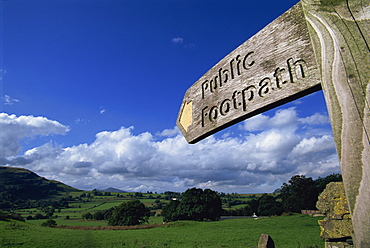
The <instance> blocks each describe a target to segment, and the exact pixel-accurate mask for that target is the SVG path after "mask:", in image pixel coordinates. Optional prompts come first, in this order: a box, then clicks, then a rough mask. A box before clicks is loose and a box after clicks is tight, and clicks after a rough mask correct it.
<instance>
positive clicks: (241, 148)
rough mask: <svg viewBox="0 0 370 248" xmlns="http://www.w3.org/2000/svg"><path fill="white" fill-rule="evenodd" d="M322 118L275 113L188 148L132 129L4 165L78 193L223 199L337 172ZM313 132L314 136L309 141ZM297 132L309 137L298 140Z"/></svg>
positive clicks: (174, 137) (169, 136) (173, 133)
mask: <svg viewBox="0 0 370 248" xmlns="http://www.w3.org/2000/svg"><path fill="white" fill-rule="evenodd" d="M324 117H325V116H321V115H319V114H315V115H313V116H310V117H306V118H299V117H298V115H297V112H296V110H295V109H294V108H289V109H283V110H279V111H277V112H276V113H275V115H274V116H272V117H268V116H266V115H259V116H257V117H255V118H252V119H250V120H248V121H246V122H244V123H243V124H241V125H242V127H243V129H244V130H249V131H254V133H249V132H245V131H243V132H242V133H241V135H240V136H238V137H231V136H229V137H227V138H222V139H218V138H216V137H215V136H211V137H209V138H207V139H205V140H203V141H201V142H199V143H198V144H195V145H189V144H187V143H186V141H185V139H184V138H183V137H182V136H181V134H180V133H179V132H178V129H177V128H174V129H166V130H164V131H162V132H160V133H158V134H157V135H152V134H150V133H148V132H145V133H141V134H138V135H135V134H133V133H132V130H133V127H129V128H124V127H122V128H121V129H119V130H116V131H111V132H108V131H104V132H100V133H98V134H96V139H95V141H94V142H92V143H91V144H80V145H76V146H72V147H67V148H61V147H60V146H58V145H56V144H53V143H47V144H45V145H43V146H40V147H36V148H34V149H31V150H28V151H27V152H25V154H23V155H19V156H17V157H7V158H6V159H5V160H4V161H5V162H6V163H7V164H8V165H18V166H24V167H26V168H29V169H31V170H33V171H35V172H37V173H39V174H41V175H42V176H44V177H48V178H53V179H57V180H60V181H62V182H65V183H67V184H69V185H72V186H75V187H77V188H81V189H92V188H104V187H117V188H120V189H123V190H133V191H138V190H140V191H146V190H150V191H158V192H162V191H165V190H174V191H184V190H186V188H189V187H211V188H212V189H214V190H218V191H223V192H271V191H273V190H275V189H276V188H278V187H280V186H281V185H282V183H283V182H286V181H287V180H288V179H289V178H290V177H292V176H293V175H295V174H299V173H300V174H305V175H307V176H316V177H317V176H326V175H328V174H331V173H334V172H339V166H338V159H337V156H336V152H335V147H334V141H333V138H332V135H331V133H330V130H328V131H327V132H326V133H323V132H322V129H324V128H323V127H322V125H324V124H325V123H327V122H326V121H323V120H324V119H325V118H324ZM14 118H15V117H13V119H14ZM33 118H35V117H33ZM59 125H61V124H59ZM317 125H319V126H320V125H321V126H320V127H319V128H320V129H321V131H320V133H319V134H318V135H315V134H314V133H315V132H314V130H315V127H316V126H317ZM302 126H309V127H310V128H311V132H309V133H308V134H302V132H301V131H300V128H301V127H302ZM262 127H263V128H262ZM256 131H258V132H256ZM49 132H50V131H49ZM12 133H13V135H15V132H12ZM40 133H41V131H40ZM44 133H45V134H47V133H48V132H44ZM17 139H19V138H17V137H15V138H14V140H17ZM12 155H14V152H13V153H12ZM3 163H4V162H3Z"/></svg>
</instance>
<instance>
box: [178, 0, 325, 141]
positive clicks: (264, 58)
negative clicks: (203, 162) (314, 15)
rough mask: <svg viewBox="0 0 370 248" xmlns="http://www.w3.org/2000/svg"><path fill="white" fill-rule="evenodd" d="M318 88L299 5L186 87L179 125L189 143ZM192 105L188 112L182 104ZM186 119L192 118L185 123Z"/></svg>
mask: <svg viewBox="0 0 370 248" xmlns="http://www.w3.org/2000/svg"><path fill="white" fill-rule="evenodd" d="M320 89H321V84H320V73H319V70H318V68H317V66H316V60H315V57H314V52H313V47H312V45H311V41H310V37H309V33H308V29H307V23H306V20H305V18H304V14H303V11H302V7H301V4H300V3H298V4H297V5H296V6H294V7H292V8H291V9H290V10H288V11H287V12H286V13H284V14H283V15H281V16H280V17H279V18H277V19H276V20H275V21H273V22H271V23H270V24H269V25H268V26H266V27H265V28H264V29H262V30H261V31H260V32H258V33H257V34H256V35H254V36H253V37H252V38H250V39H249V40H247V41H246V42H244V43H243V44H242V45H240V46H239V47H237V48H236V49H235V50H234V51H232V52H231V53H230V54H228V55H227V56H226V57H225V58H223V59H222V60H221V61H220V62H218V63H217V64H216V65H215V66H214V67H212V68H211V69H210V70H209V71H208V72H207V73H205V74H204V75H203V76H202V77H201V78H200V79H199V80H198V81H197V82H195V83H194V84H193V85H192V86H191V87H190V88H189V89H188V91H187V92H186V94H185V97H184V99H183V103H182V106H181V109H180V112H179V116H178V120H177V125H178V127H179V128H180V130H181V131H182V133H183V134H184V136H185V138H186V140H187V141H188V142H189V143H196V142H197V141H199V140H201V139H203V138H205V137H207V136H209V135H211V134H213V133H215V132H217V131H219V130H221V129H224V128H226V127H228V126H230V125H233V124H235V123H237V122H240V121H241V120H244V119H246V118H249V117H251V116H254V115H256V114H259V113H262V112H264V111H266V110H269V109H271V108H275V107H277V106H279V105H281V104H284V103H286V102H289V101H292V100H294V99H297V98H299V97H302V96H304V95H307V94H309V93H312V92H314V91H317V90H320ZM190 103H192V110H191V111H190V112H189V109H188V108H187V107H186V106H187V105H188V104H190ZM184 110H186V111H184ZM190 115H191V116H192V120H191V121H190V122H188V121H185V122H184V120H188V116H190Z"/></svg>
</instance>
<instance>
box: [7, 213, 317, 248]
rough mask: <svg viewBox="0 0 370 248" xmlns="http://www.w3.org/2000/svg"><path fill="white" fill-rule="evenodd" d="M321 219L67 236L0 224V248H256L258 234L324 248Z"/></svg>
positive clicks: (279, 242) (183, 224) (280, 243)
mask: <svg viewBox="0 0 370 248" xmlns="http://www.w3.org/2000/svg"><path fill="white" fill-rule="evenodd" d="M319 219H320V218H314V217H309V216H304V215H291V216H278V217H270V218H267V217H266V218H259V219H254V218H242V219H229V220H222V221H215V222H195V221H179V222H173V223H167V224H164V225H161V226H160V227H157V228H152V229H139V230H119V231H117V230H110V231H97V230H95V231H92V230H68V229H61V228H50V227H41V226H40V225H39V224H38V223H36V222H28V221H26V222H21V221H0V233H1V234H2V235H1V236H0V246H1V247H255V246H256V245H257V243H258V239H259V236H260V234H261V233H268V234H269V235H271V236H272V238H273V239H274V241H275V245H276V247H284V248H290V247H291V248H297V247H300V248H305V247H323V246H324V242H323V240H321V239H320V238H319V227H318V225H317V220H319ZM69 222H73V221H69ZM76 222H79V224H80V223H81V222H82V221H76ZM85 222H87V221H85Z"/></svg>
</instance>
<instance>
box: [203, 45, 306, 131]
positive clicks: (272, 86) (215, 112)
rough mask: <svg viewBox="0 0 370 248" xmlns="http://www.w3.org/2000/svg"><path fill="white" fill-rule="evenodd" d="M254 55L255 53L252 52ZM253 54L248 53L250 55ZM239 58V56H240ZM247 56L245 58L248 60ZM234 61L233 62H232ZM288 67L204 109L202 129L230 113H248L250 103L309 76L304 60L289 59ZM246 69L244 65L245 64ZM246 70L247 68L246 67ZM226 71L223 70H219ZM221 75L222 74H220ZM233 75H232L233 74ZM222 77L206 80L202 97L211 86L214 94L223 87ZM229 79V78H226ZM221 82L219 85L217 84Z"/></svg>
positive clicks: (243, 87)
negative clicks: (218, 88)
mask: <svg viewBox="0 0 370 248" xmlns="http://www.w3.org/2000/svg"><path fill="white" fill-rule="evenodd" d="M252 53H253V52H252ZM252 53H248V54H247V55H250V54H252ZM238 56H239V55H238ZM246 57H247V56H245V58H246ZM232 61H233V60H232ZM243 63H244V62H243ZM254 63H255V61H252V62H251V64H250V66H252V65H253V64H254ZM286 63H287V65H286V67H278V68H276V70H275V72H274V73H273V77H272V78H270V77H264V78H263V79H261V80H260V81H259V82H255V83H253V82H252V83H249V82H245V83H244V82H243V84H242V85H240V86H241V89H240V90H235V91H234V92H233V93H232V95H230V97H229V98H225V99H223V100H222V101H220V102H219V104H218V105H214V106H208V105H206V106H205V107H203V108H202V127H204V126H205V122H207V121H210V122H214V121H216V120H217V119H218V118H222V116H226V115H227V114H228V113H229V112H231V111H235V110H240V111H248V105H249V103H251V104H252V101H253V100H254V99H255V98H257V97H264V96H266V95H267V94H272V93H273V91H274V90H281V89H283V85H284V84H288V83H299V80H300V79H303V78H305V77H306V76H307V75H308V67H307V65H306V62H305V61H304V60H303V59H299V60H296V61H294V60H293V59H292V58H289V59H288V60H287V61H286ZM243 67H244V64H243ZM230 68H231V69H230V70H231V71H233V69H234V68H233V67H232V63H230ZM244 69H246V67H244ZM219 71H220V72H221V71H225V70H223V69H222V68H221V69H220V70H219ZM237 71H238V75H240V74H239V72H240V69H239V67H237ZM220 75H221V73H220ZM231 75H232V74H231ZM220 79H222V77H221V76H216V77H215V78H214V79H212V80H211V81H208V80H206V81H205V82H204V83H203V84H202V96H203V98H204V93H205V89H207V88H208V86H209V85H213V86H212V87H214V88H213V90H212V88H211V90H210V92H213V91H214V90H216V89H217V87H216V86H218V87H222V80H220ZM226 79H227V77H226ZM226 81H227V80H226ZM206 82H207V83H209V84H208V85H207V87H204V84H205V83H206ZM217 82H219V84H217Z"/></svg>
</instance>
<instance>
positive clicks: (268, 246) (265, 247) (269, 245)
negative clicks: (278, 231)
mask: <svg viewBox="0 0 370 248" xmlns="http://www.w3.org/2000/svg"><path fill="white" fill-rule="evenodd" d="M258 248H275V243H274V241H273V240H272V238H271V237H270V235H268V234H265V233H262V234H261V237H260V240H259V241H258Z"/></svg>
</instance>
